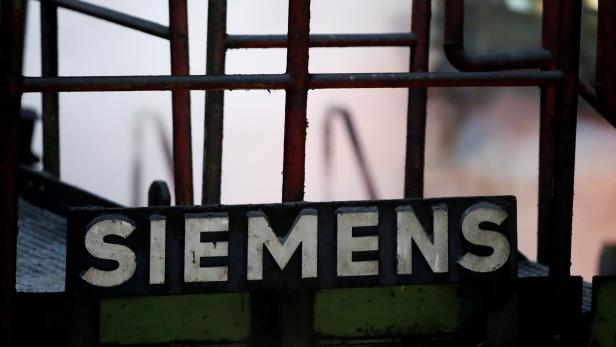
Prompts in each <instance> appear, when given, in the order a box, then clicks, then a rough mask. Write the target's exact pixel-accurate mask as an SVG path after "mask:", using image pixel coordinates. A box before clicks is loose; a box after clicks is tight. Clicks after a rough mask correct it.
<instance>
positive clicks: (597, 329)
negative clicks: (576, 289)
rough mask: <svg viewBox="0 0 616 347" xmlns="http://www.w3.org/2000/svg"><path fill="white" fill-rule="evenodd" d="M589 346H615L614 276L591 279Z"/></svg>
mask: <svg viewBox="0 0 616 347" xmlns="http://www.w3.org/2000/svg"><path fill="white" fill-rule="evenodd" d="M593 292H594V293H593V296H594V297H593V301H594V302H593V313H592V316H593V317H592V322H591V325H590V336H591V337H590V339H591V346H593V347H604V346H616V277H610V278H608V277H595V279H594V280H593Z"/></svg>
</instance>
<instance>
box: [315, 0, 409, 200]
mask: <svg viewBox="0 0 616 347" xmlns="http://www.w3.org/2000/svg"><path fill="white" fill-rule="evenodd" d="M416 1H417V0H416ZM336 116H338V117H341V118H342V120H343V122H344V126H345V129H346V133H347V134H348V135H349V140H351V148H353V152H354V153H355V158H356V159H357V164H359V171H360V172H361V176H362V180H363V181H364V186H365V187H366V192H367V193H368V198H369V199H370V200H376V199H378V194H377V192H376V188H375V186H374V179H373V178H372V175H371V174H370V169H369V168H368V163H367V162H366V155H365V154H364V150H363V149H362V146H361V144H360V142H359V136H357V130H355V124H354V123H353V118H352V117H351V113H350V112H349V111H348V110H347V109H344V108H340V107H334V108H331V109H329V110H327V112H326V113H325V122H324V123H323V138H324V140H323V157H324V159H325V160H324V166H325V171H326V173H329V171H330V170H329V168H330V166H331V159H332V148H333V145H332V136H333V135H332V134H333V131H332V122H333V120H334V118H335V117H336Z"/></svg>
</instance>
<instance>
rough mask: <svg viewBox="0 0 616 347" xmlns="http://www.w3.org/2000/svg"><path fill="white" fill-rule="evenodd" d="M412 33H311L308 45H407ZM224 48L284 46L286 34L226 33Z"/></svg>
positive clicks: (412, 38)
mask: <svg viewBox="0 0 616 347" xmlns="http://www.w3.org/2000/svg"><path fill="white" fill-rule="evenodd" d="M416 40H417V37H416V35H415V34H414V33H389V34H313V35H310V40H309V45H310V47H396V46H399V47H407V46H409V45H414V44H415V42H416ZM225 44H226V48H229V49H235V48H286V47H287V36H286V35H227V37H226V39H225Z"/></svg>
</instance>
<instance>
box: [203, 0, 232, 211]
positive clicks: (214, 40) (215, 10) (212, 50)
mask: <svg viewBox="0 0 616 347" xmlns="http://www.w3.org/2000/svg"><path fill="white" fill-rule="evenodd" d="M207 23H208V27H207V36H208V37H207V61H206V74H207V75H208V76H218V75H224V74H225V56H226V54H225V53H226V49H225V35H226V32H227V1H226V0H209V2H208V20H207ZM224 97H225V93H224V91H222V90H208V91H206V93H205V124H204V126H205V131H204V134H205V135H204V148H203V187H202V193H203V194H202V198H201V200H202V203H203V204H204V205H205V204H219V203H220V191H221V189H220V188H221V176H222V138H223V124H224Z"/></svg>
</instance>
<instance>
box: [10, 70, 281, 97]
mask: <svg viewBox="0 0 616 347" xmlns="http://www.w3.org/2000/svg"><path fill="white" fill-rule="evenodd" d="M290 83H291V78H290V77H289V76H288V75H285V74H281V75H224V76H205V75H193V76H167V75H165V76H84V77H57V78H40V77H24V78H23V84H22V91H23V92H24V93H28V92H47V91H61V92H105V91H106V92H112V91H140V90H142V91H145V90H175V89H187V90H188V89H191V90H210V89H212V90H214V89H216V90H234V89H285V88H287V87H288V86H289V85H290Z"/></svg>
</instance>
